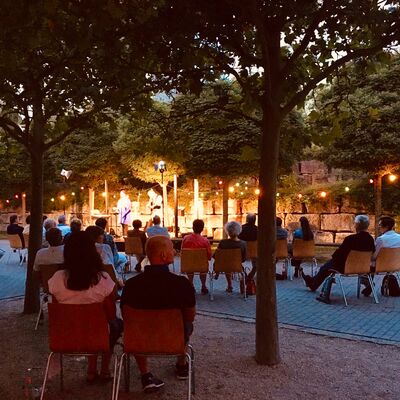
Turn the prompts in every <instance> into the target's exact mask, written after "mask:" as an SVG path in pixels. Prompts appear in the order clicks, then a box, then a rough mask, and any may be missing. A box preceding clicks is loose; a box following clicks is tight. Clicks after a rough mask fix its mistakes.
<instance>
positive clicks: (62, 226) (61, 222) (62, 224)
mask: <svg viewBox="0 0 400 400" xmlns="http://www.w3.org/2000/svg"><path fill="white" fill-rule="evenodd" d="M57 228H58V229H59V230H60V231H61V233H62V235H63V237H64V236H65V235H66V234H67V233H69V232H71V228H70V227H69V226H68V225H67V224H66V217H65V215H64V214H61V215H59V217H58V224H57Z"/></svg>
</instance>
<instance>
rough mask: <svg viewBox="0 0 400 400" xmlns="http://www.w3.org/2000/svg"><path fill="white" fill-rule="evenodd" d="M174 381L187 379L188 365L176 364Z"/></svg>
mask: <svg viewBox="0 0 400 400" xmlns="http://www.w3.org/2000/svg"><path fill="white" fill-rule="evenodd" d="M175 367H176V379H179V380H180V381H185V380H186V379H188V378H189V364H188V363H186V364H185V365H180V364H176V365H175Z"/></svg>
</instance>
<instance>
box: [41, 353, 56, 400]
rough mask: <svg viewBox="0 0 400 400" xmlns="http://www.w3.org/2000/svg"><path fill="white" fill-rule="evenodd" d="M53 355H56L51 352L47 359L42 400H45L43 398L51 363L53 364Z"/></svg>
mask: <svg viewBox="0 0 400 400" xmlns="http://www.w3.org/2000/svg"><path fill="white" fill-rule="evenodd" d="M53 355H54V353H53V352H51V353H50V354H49V356H48V357H47V364H46V371H45V372H44V379H43V385H42V393H41V394H40V400H43V398H44V392H45V391H46V383H47V376H48V375H49V369H50V362H51V358H52V357H53Z"/></svg>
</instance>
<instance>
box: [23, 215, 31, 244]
mask: <svg viewBox="0 0 400 400" xmlns="http://www.w3.org/2000/svg"><path fill="white" fill-rule="evenodd" d="M25 223H26V225H25V226H24V231H23V232H22V234H23V235H29V231H30V228H31V216H30V215H27V217H26V218H25ZM27 244H28V243H27Z"/></svg>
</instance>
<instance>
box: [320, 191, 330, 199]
mask: <svg viewBox="0 0 400 400" xmlns="http://www.w3.org/2000/svg"><path fill="white" fill-rule="evenodd" d="M319 195H320V197H322V198H323V199H324V198H325V197H326V196H327V195H328V193H326V192H321V193H320V194H319Z"/></svg>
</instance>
